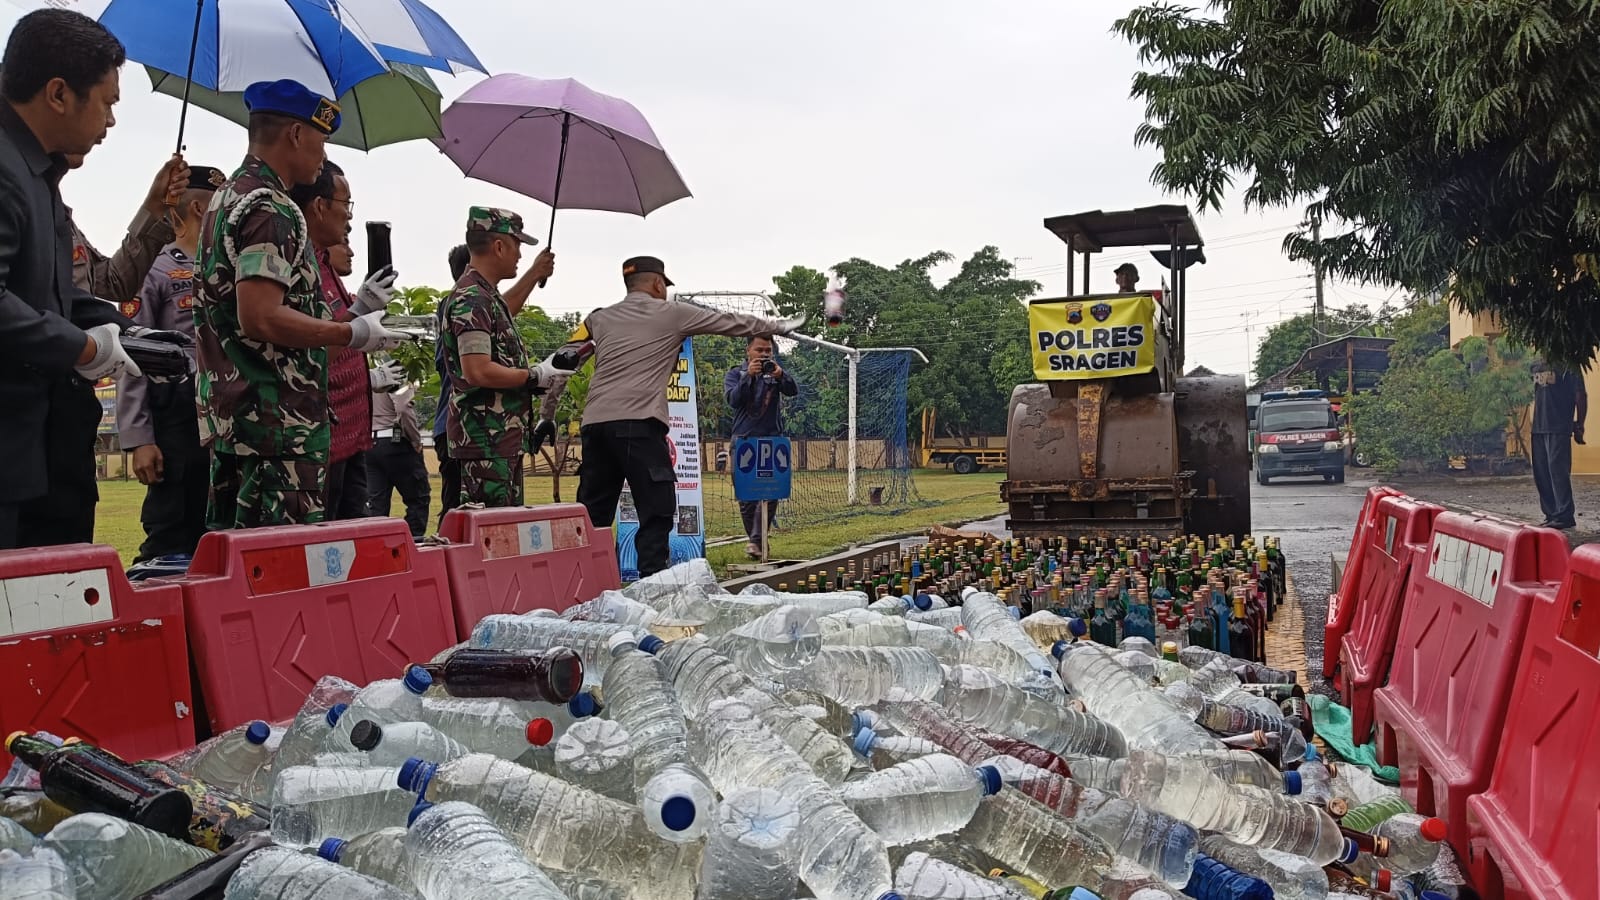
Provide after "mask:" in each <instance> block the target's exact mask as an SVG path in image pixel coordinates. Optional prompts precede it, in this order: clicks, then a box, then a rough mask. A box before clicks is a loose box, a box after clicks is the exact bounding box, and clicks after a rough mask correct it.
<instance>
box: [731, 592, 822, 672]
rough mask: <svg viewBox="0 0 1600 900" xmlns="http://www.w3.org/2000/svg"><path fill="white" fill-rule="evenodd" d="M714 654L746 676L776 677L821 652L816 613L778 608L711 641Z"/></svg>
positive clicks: (801, 664) (800, 665)
mask: <svg viewBox="0 0 1600 900" xmlns="http://www.w3.org/2000/svg"><path fill="white" fill-rule="evenodd" d="M711 646H712V647H714V648H716V651H717V652H718V653H721V654H722V655H723V656H726V657H727V658H728V659H730V660H732V661H733V664H734V665H736V666H738V667H739V668H740V669H742V670H744V672H745V673H746V674H749V675H766V676H768V677H776V676H775V675H774V674H773V673H779V672H788V671H791V670H794V669H799V668H802V667H804V666H806V665H807V664H809V663H810V662H811V661H812V660H813V659H814V658H816V655H817V652H818V651H819V650H821V649H822V629H821V627H820V626H819V625H818V624H817V614H816V613H814V612H812V611H811V610H809V609H805V608H803V607H799V606H780V607H778V608H777V609H774V610H772V611H771V612H769V613H765V614H764V615H762V616H760V617H759V618H756V619H753V620H751V621H749V622H746V623H745V624H743V625H740V626H739V627H738V628H735V629H734V630H732V631H730V632H728V633H727V634H723V635H718V636H717V637H714V638H712V639H711Z"/></svg>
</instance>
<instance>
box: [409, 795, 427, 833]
mask: <svg viewBox="0 0 1600 900" xmlns="http://www.w3.org/2000/svg"><path fill="white" fill-rule="evenodd" d="M430 809H433V804H432V803H429V802H428V801H426V800H418V801H417V805H416V806H413V807H411V812H409V813H407V814H406V827H407V828H409V827H411V825H412V824H413V823H415V822H416V821H417V816H420V815H422V814H423V813H425V812H427V811H428V810H430Z"/></svg>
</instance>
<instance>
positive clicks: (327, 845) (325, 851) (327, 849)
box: [317, 838, 347, 863]
mask: <svg viewBox="0 0 1600 900" xmlns="http://www.w3.org/2000/svg"><path fill="white" fill-rule="evenodd" d="M346 843H347V841H345V840H344V839H343V838H328V839H327V840H325V841H323V842H322V846H320V847H318V848H317V855H318V856H320V857H322V858H323V859H325V860H327V861H328V862H332V863H336V862H338V861H339V854H341V853H343V852H344V845H345V844H346Z"/></svg>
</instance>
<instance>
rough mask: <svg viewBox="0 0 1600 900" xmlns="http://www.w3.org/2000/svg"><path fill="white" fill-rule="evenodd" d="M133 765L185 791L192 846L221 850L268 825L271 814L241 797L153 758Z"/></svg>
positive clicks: (155, 779) (161, 781) (267, 827)
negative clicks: (192, 808)
mask: <svg viewBox="0 0 1600 900" xmlns="http://www.w3.org/2000/svg"><path fill="white" fill-rule="evenodd" d="M134 766H135V767H136V768H138V770H139V771H140V772H142V773H144V774H145V775H147V776H149V777H150V779H151V780H152V781H156V782H159V783H161V784H164V785H167V786H168V787H172V788H176V789H178V790H180V791H183V792H184V794H186V795H188V797H189V801H190V803H191V804H192V805H193V807H194V811H193V813H192V814H191V816H190V818H189V834H188V840H189V843H191V844H194V845H195V846H196V847H204V848H206V849H207V850H225V849H227V848H228V847H230V846H232V845H233V844H234V842H235V841H238V840H240V839H242V838H245V837H248V836H249V835H251V834H254V833H256V832H263V831H267V830H268V829H270V828H271V827H272V814H271V813H270V812H269V811H268V810H267V809H265V808H264V807H261V806H257V805H256V804H254V803H251V802H250V801H248V800H246V799H244V798H243V797H239V796H237V795H235V794H231V793H229V792H227V791H224V790H222V789H220V788H215V787H212V786H211V785H209V784H206V783H205V782H203V781H196V780H194V779H193V778H190V777H189V776H188V775H185V774H183V773H182V772H179V771H178V770H177V769H174V768H172V767H171V766H168V765H166V764H165V763H160V762H156V761H155V760H148V759H147V760H143V761H141V762H137V763H134Z"/></svg>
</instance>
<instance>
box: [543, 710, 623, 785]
mask: <svg viewBox="0 0 1600 900" xmlns="http://www.w3.org/2000/svg"><path fill="white" fill-rule="evenodd" d="M556 774H557V775H559V776H561V777H562V778H564V779H566V780H567V781H569V782H571V783H572V784H575V785H577V786H578V787H581V788H588V789H589V790H591V791H594V792H595V793H597V794H604V795H606V796H607V797H610V798H612V799H613V800H621V801H622V802H624V803H632V802H633V799H634V792H633V744H632V738H631V737H630V736H629V734H628V729H626V728H624V727H622V725H620V724H618V723H617V722H616V721H614V720H612V719H584V720H583V721H581V722H578V723H575V724H574V725H573V726H572V727H571V728H568V729H567V733H566V734H563V735H562V736H561V739H560V740H558V741H556Z"/></svg>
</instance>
